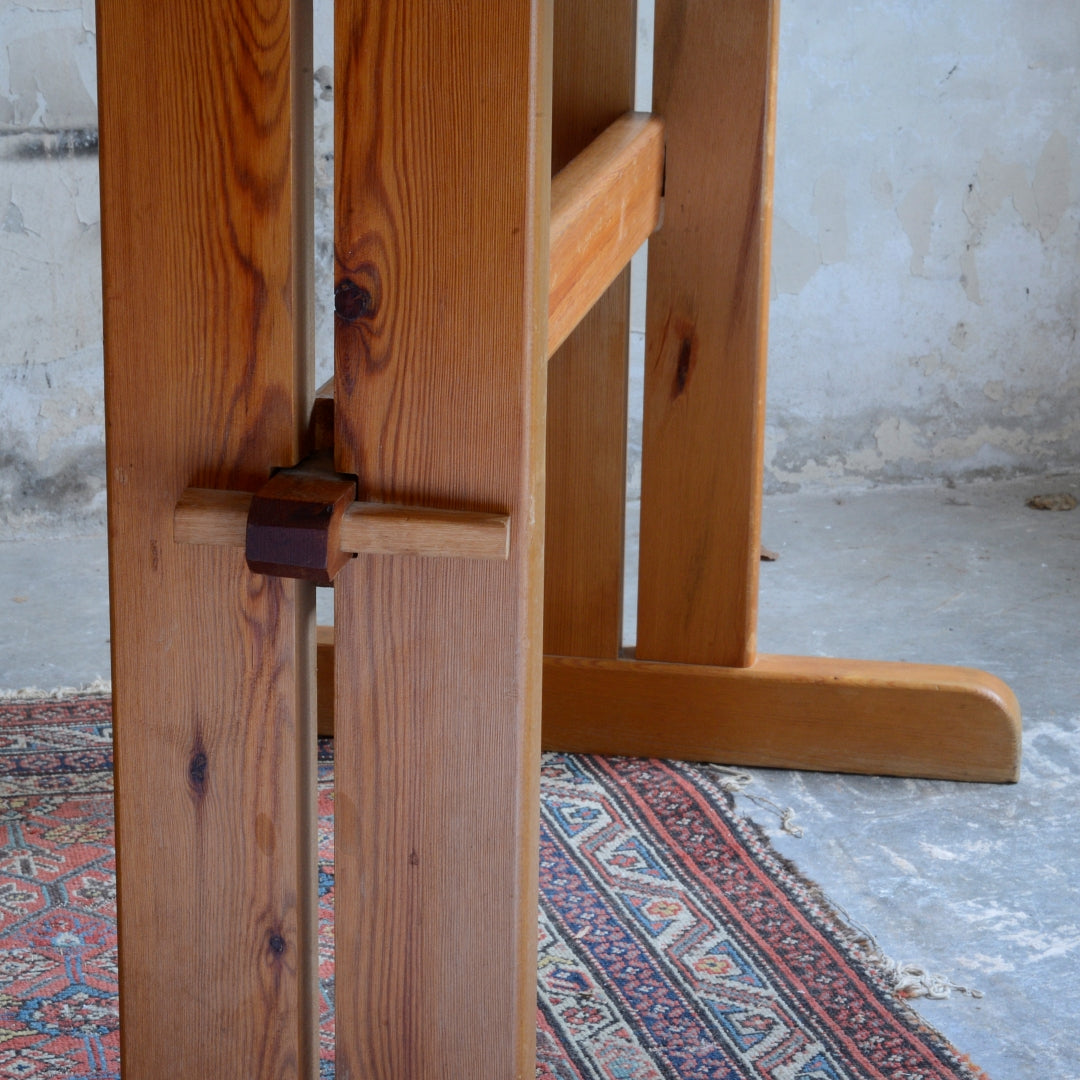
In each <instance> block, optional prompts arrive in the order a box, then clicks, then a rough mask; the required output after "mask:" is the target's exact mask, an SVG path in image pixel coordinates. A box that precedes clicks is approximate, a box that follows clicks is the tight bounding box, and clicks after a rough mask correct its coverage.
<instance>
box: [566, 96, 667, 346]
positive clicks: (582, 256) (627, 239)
mask: <svg viewBox="0 0 1080 1080" xmlns="http://www.w3.org/2000/svg"><path fill="white" fill-rule="evenodd" d="M663 186H664V125H663V122H662V121H660V120H659V119H658V118H656V117H654V116H649V115H648V114H647V113H627V114H626V115H625V116H621V117H620V118H619V119H618V120H616V121H615V123H613V124H612V125H611V126H610V127H609V128H608V129H607V130H606V131H605V132H604V133H603V134H602V135H600V136H599V138H597V139H595V140H594V141H593V142H592V143H590V144H589V146H587V147H586V148H585V149H584V150H583V151H582V152H581V153H580V154H578V156H577V157H576V158H574V159H573V161H571V162H570V164H569V165H567V166H566V168H565V169H562V170H561V171H560V172H559V173H558V174H557V175H556V176H555V177H554V178H553V179H552V181H551V255H550V273H549V284H548V355H549V356H550V355H551V354H552V353H554V352H555V350H556V349H557V348H558V347H559V346H560V345H561V344H562V343H563V342H564V341H565V340H566V338H567V337H568V336H569V334H570V332H571V330H573V329H574V327H575V326H577V324H578V323H579V322H580V321H581V319H582V317H583V316H584V315H585V313H586V312H587V311H588V310H589V309H590V308H591V307H592V306H593V304H595V303H596V301H597V300H599V299H600V297H601V296H602V295H603V294H604V292H605V291H606V290H607V287H608V286H609V285H610V284H611V283H612V282H613V281H614V280H615V278H616V277H617V276H618V275H619V273H620V272H621V271H622V269H623V267H625V266H626V264H627V263H629V261H630V258H631V256H632V255H633V254H634V252H635V251H637V249H638V248H639V247H641V245H642V244H643V243H645V241H646V240H647V239H648V238H649V236H650V235H651V234H652V233H653V232H654V231H655V230H656V228H657V226H658V225H659V224H660V208H661V193H662V191H663Z"/></svg>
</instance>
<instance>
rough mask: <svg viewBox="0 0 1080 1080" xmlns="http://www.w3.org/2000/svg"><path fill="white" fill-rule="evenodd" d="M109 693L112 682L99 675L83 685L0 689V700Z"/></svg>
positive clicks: (56, 699)
mask: <svg viewBox="0 0 1080 1080" xmlns="http://www.w3.org/2000/svg"><path fill="white" fill-rule="evenodd" d="M111 693H112V683H111V682H110V681H109V680H108V679H102V678H100V677H99V678H97V679H94V680H93V681H92V682H88V683H86V684H85V685H83V686H57V687H55V688H54V689H52V690H42V689H40V688H39V687H36V686H28V687H24V688H23V689H21V690H0V701H63V700H65V699H66V698H81V697H104V696H105V695H106V694H111Z"/></svg>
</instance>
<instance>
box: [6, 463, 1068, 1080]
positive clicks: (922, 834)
mask: <svg viewBox="0 0 1080 1080" xmlns="http://www.w3.org/2000/svg"><path fill="white" fill-rule="evenodd" d="M1061 490H1071V491H1072V492H1073V493H1075V494H1080V476H1076V475H1074V476H1058V477H1053V478H1040V479H1031V480H1025V481H1013V482H1008V483H995V484H984V485H973V486H964V487H957V488H952V489H949V488H944V487H927V488H904V489H882V490H876V491H870V492H865V493H860V494H855V493H844V494H838V495H835V496H830V495H778V496H772V497H770V498H768V499H766V509H765V521H764V529H763V537H762V538H763V541H764V543H765V544H766V545H767V546H768V547H770V548H773V549H774V550H776V551H778V552H779V554H780V559H779V561H777V562H775V563H766V564H763V565H762V568H761V570H762V572H761V578H762V583H761V584H762V587H761V610H760V635H759V636H760V646H761V649H762V651H766V652H776V653H802V654H817V655H825V656H829V655H831V656H848V657H863V658H868V659H882V660H922V661H931V662H936V663H957V664H965V665H970V666H976V667H984V668H986V669H988V670H990V671H992V672H994V673H995V674H997V675H1000V676H1001V677H1003V678H1004V679H1005V680H1006V681H1008V682H1009V683H1010V684H1011V685H1012V687H1013V688H1014V690H1015V691H1016V693H1017V695H1018V697H1019V699H1020V702H1021V705H1022V706H1023V709H1024V713H1025V734H1024V770H1023V776H1022V779H1021V782H1020V783H1019V784H1017V785H1015V786H1007V787H995V786H985V785H972V784H951V783H940V782H939V783H931V782H922V781H909V780H888V779H879V778H866V777H842V776H836V775H830V774H811V773H791V772H780V771H769V770H757V771H756V772H755V773H754V777H755V780H754V784H753V785H752V788H751V789H750V790H752V791H753V790H756V791H758V792H759V793H761V794H766V795H768V796H770V797H771V798H773V799H774V800H775V801H776V802H778V803H780V804H782V805H784V806H791V807H792V808H793V809H794V810H795V811H796V814H797V816H798V822H799V824H800V825H801V826H802V827H803V829H804V835H803V837H802V838H801V839H795V838H793V837H791V836H788V835H786V834H784V833H781V832H780V831H779V829H778V823H777V821H776V819H775V818H773V817H771V816H770V815H769V814H768V813H767V812H765V811H763V810H762V809H761V808H760V807H758V806H755V805H754V804H752V803H750V802H749V801H748V800H743V806H744V809H745V811H746V812H747V813H748V814H749V815H750V816H752V817H754V818H755V819H756V820H758V821H759V822H760V823H761V824H762V825H763V826H764V827H765V828H766V829H767V830H768V831H770V833H771V834H772V835H773V838H774V842H775V844H776V846H777V848H778V849H779V850H780V851H781V852H782V853H783V854H784V855H786V856H788V857H789V858H791V859H793V860H794V861H795V862H796V863H797V864H798V866H799V867H800V868H801V870H802V871H803V872H804V874H806V875H807V876H809V877H811V878H813V879H814V880H815V881H817V882H818V883H819V884H820V885H821V886H822V887H823V888H824V889H825V891H826V892H827V893H828V895H829V896H830V897H831V898H832V899H833V900H834V901H836V902H838V903H839V904H841V905H842V906H843V907H844V908H845V909H846V910H847V912H848V913H849V914H850V916H851V917H852V918H853V919H854V920H856V921H857V922H858V923H860V924H861V925H863V926H865V927H866V928H868V929H869V930H871V931H872V932H873V933H874V935H876V937H877V940H878V943H879V945H880V947H881V948H882V950H883V951H884V952H885V953H886V954H888V955H889V956H891V957H892V958H893V959H895V960H898V961H904V962H914V963H919V964H922V965H924V966H925V967H926V968H928V969H929V970H930V971H932V972H935V973H941V974H944V975H947V976H950V977H951V978H952V979H953V980H954V981H955V982H957V983H962V984H964V985H966V986H970V987H973V988H976V989H978V990H981V991H982V992H983V995H984V996H983V997H981V998H974V997H971V996H967V995H959V994H954V995H953V996H952V997H951V998H949V999H948V1000H943V1001H929V1000H926V999H922V1000H920V1001H919V1002H918V1003H917V1007H918V1009H919V1011H920V1012H921V1013H922V1015H923V1016H925V1017H926V1018H927V1019H928V1020H929V1021H931V1022H932V1023H933V1024H935V1025H936V1026H937V1027H938V1028H940V1029H941V1030H942V1031H943V1032H944V1033H945V1034H946V1035H947V1036H948V1037H949V1038H950V1039H952V1040H953V1042H954V1043H955V1044H956V1045H957V1046H958V1047H959V1048H960V1049H961V1050H962V1051H964V1052H966V1053H968V1054H969V1055H971V1057H972V1058H973V1059H974V1060H975V1061H976V1062H977V1063H978V1064H980V1065H981V1066H982V1067H983V1068H984V1069H986V1070H987V1072H988V1073H989V1075H990V1076H991V1077H993V1078H994V1080H1047V1078H1053V1080H1080V1019H1078V1012H1080V1009H1078V1003H1080V910H1078V901H1080V868H1078V860H1077V850H1078V842H1077V839H1076V835H1077V834H1076V828H1077V824H1078V823H1080V791H1078V787H1077V778H1078V777H1080V675H1078V667H1080V665H1078V660H1080V655H1078V654H1080V630H1078V627H1080V510H1077V511H1073V512H1071V513H1070V512H1066V513H1060V512H1039V511H1034V510H1029V509H1027V508H1026V507H1025V506H1024V501H1025V499H1026V498H1027V497H1028V496H1029V495H1033V494H1040V493H1045V492H1049V491H1061ZM634 551H635V545H634V543H633V542H631V546H630V556H631V560H632V559H633V556H634ZM328 599H329V596H328V595H327V596H325V597H324V599H323V603H324V604H325V603H326V601H327V600H328ZM632 601H633V597H632V595H630V596H628V605H627V606H628V623H631V622H632V619H631V618H630V616H631V615H632V608H633V603H632ZM108 674H109V657H108V617H107V571H106V559H105V541H104V537H103V535H102V533H101V532H100V531H97V532H95V533H93V534H92V535H87V536H71V535H68V536H64V537H61V538H54V537H52V536H50V535H42V536H34V537H30V538H25V539H20V540H17V541H5V542H0V687H9V688H22V687H27V686H38V687H46V688H52V687H55V686H62V685H69V686H70V685H80V684H84V683H86V682H88V681H90V680H92V679H94V678H96V677H98V676H103V677H106V678H107V677H108Z"/></svg>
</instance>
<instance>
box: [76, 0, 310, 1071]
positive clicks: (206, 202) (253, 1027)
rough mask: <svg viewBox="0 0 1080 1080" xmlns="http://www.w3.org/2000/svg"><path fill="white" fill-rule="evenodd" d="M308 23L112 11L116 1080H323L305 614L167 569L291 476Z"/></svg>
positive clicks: (226, 13) (301, 335) (216, 568)
mask: <svg viewBox="0 0 1080 1080" xmlns="http://www.w3.org/2000/svg"><path fill="white" fill-rule="evenodd" d="M309 20H310V6H309V5H308V6H307V10H305V5H303V4H297V5H296V6H295V7H294V6H293V5H292V4H290V3H288V2H286V0H262V2H260V3H258V4H256V3H255V2H254V0H216V2H214V3H207V4H161V3H158V2H157V0H102V2H101V3H99V4H98V8H97V29H98V45H99V65H98V71H99V80H100V81H99V101H100V146H101V193H102V246H103V262H104V275H103V277H104V299H105V365H106V371H105V376H106V419H107V456H108V481H109V545H110V577H111V591H112V670H113V701H114V733H115V753H116V820H117V848H118V861H119V874H118V877H119V880H118V904H119V927H120V1014H121V1042H122V1045H121V1055H122V1059H123V1068H124V1077H125V1080H161V1078H165V1077H176V1076H190V1077H242V1076H259V1077H274V1078H286V1077H306V1078H314V1077H315V1076H316V1075H317V1069H318V1061H317V1058H318V1045H317V1037H316V1021H317V1005H316V1002H317V998H316V983H315V976H316V963H317V949H316V938H315V914H316V911H315V883H316V868H315V861H314V840H315V831H314V821H315V817H314V810H315V802H314V778H315V774H314V763H315V754H314V726H313V720H314V702H313V689H314V687H313V679H312V676H313V664H314V640H313V634H314V604H313V597H314V590H313V588H311V587H310V586H307V585H304V584H300V583H297V582H285V581H277V580H272V579H267V578H260V577H256V576H254V575H252V574H250V573H249V572H248V570H247V568H246V566H245V565H244V556H243V552H242V551H241V550H231V549H228V548H222V547H191V546H183V545H176V544H174V543H173V541H172V519H173V510H174V507H175V505H176V502H177V499H178V498H179V496H180V494H181V492H182V491H183V490H184V488H185V487H187V486H189V485H192V484H198V485H204V486H216V487H222V488H234V489H237V490H241V491H253V490H255V489H256V488H258V487H259V486H260V485H261V484H262V482H263V481H264V480H265V479H266V478H267V476H268V475H269V473H270V469H271V466H274V465H288V464H291V463H292V462H293V461H296V460H297V457H298V454H299V451H300V443H301V435H302V432H303V429H304V427H305V425H306V422H307V416H308V411H309V408H310V394H311V389H310V377H309V375H308V374H307V370H308V369H307V366H306V363H305V361H306V359H307V358H308V352H307V350H308V345H309V342H310V333H309V330H310V326H309V321H308V312H309V305H310V280H309V279H310V270H309V268H310V266H311V254H310V251H311V249H310V245H309V242H308V238H307V236H306V234H305V231H304V229H303V223H304V222H306V221H307V220H308V219H309V218H310V207H311V202H310V193H309V191H308V190H307V189H308V173H309V171H310V165H309V154H310V130H309V129H310V124H311V82H310V78H311V76H310V70H311V63H310V27H309V25H308V22H309ZM300 208H304V209H305V210H306V213H300V212H299V209H300ZM294 357H295V358H296V360H297V362H296V363H294Z"/></svg>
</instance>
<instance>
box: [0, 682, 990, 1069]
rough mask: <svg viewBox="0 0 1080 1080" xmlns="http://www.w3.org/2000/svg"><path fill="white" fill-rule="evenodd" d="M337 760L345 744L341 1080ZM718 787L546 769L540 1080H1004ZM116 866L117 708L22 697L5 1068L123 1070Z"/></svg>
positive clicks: (3, 880)
mask: <svg viewBox="0 0 1080 1080" xmlns="http://www.w3.org/2000/svg"><path fill="white" fill-rule="evenodd" d="M332 770H333V763H332V747H331V744H330V743H325V744H323V745H322V746H321V747H320V781H321V782H320V872H319V891H320V904H321V917H322V925H323V927H324V929H325V931H326V932H325V934H324V935H323V941H322V947H323V955H322V957H321V960H322V963H321V968H320V975H321V982H322V991H323V998H324V1000H323V1061H322V1075H323V1076H325V1077H332V1076H333V1047H332V1041H333V1034H332V1033H333V957H332V945H331V941H330V938H331V934H330V926H331V920H332V907H333V886H334V877H333V844H332V840H331V832H332V819H331V814H330V809H331V799H330V797H329V795H330V787H331V784H332ZM718 779H719V775H718V774H717V773H716V772H715V771H714V770H711V769H710V768H708V767H693V766H686V765H680V764H673V763H669V762H658V761H639V760H628V759H602V758H589V757H575V756H569V755H547V756H546V757H545V759H544V766H543V780H542V831H541V845H540V882H541V897H540V911H539V950H540V954H539V985H538V995H537V1039H538V1050H539V1055H538V1057H539V1061H538V1065H537V1076H538V1077H542V1078H544V1080H593V1078H595V1080H601V1078H603V1080H662V1078H663V1080H675V1078H679V1080H691V1078H693V1080H727V1078H731V1080H735V1078H751V1077H753V1078H763V1080H764V1078H769V1080H871V1078H878V1077H880V1078H895V1080H901V1078H902V1080H943V1078H964V1080H976V1078H982V1080H985V1075H984V1074H983V1073H982V1072H980V1071H979V1070H978V1069H977V1068H976V1067H975V1066H973V1065H971V1063H970V1062H968V1061H967V1060H966V1059H965V1058H963V1057H962V1056H961V1055H959V1054H958V1053H957V1052H956V1051H955V1050H954V1049H953V1048H952V1047H950V1046H949V1045H948V1044H947V1043H946V1042H945V1041H944V1039H942V1038H941V1036H939V1035H938V1034H937V1033H935V1032H934V1031H933V1030H932V1029H930V1028H928V1027H927V1026H926V1025H925V1024H923V1023H922V1022H921V1021H920V1020H919V1019H918V1018H917V1017H916V1016H915V1014H914V1013H912V1012H911V1010H910V1009H909V1008H908V1006H907V1005H906V1004H905V1003H904V1001H903V1000H902V999H900V998H899V997H897V995H896V994H895V993H894V992H893V991H892V990H890V988H889V986H888V985H887V981H886V979H885V977H884V976H883V975H882V974H881V973H879V972H878V971H876V970H875V969H874V968H873V967H872V966H871V965H870V964H868V963H867V961H866V955H865V953H864V952H863V951H862V950H861V948H860V946H859V945H858V943H857V942H856V941H855V935H853V934H852V933H851V932H850V931H847V930H846V929H845V927H844V925H843V923H842V922H841V921H840V920H839V919H837V918H836V917H835V916H834V914H832V913H831V912H830V910H829V909H828V907H827V904H826V903H825V901H824V900H823V899H822V897H821V896H820V895H819V894H818V892H817V891H816V890H815V889H814V888H813V887H812V886H811V885H809V884H808V883H806V882H805V881H803V880H802V879H800V878H799V877H798V875H797V874H796V873H795V871H794V870H793V869H792V868H791V867H790V866H789V865H788V864H786V863H785V862H783V861H782V860H781V859H780V858H779V857H778V856H777V855H776V854H775V853H774V852H773V851H772V850H771V848H770V846H769V843H768V841H767V840H766V839H765V838H764V836H763V835H762V834H761V833H760V832H759V831H758V830H757V828H756V827H755V826H753V825H751V824H749V823H748V822H746V821H744V820H742V819H741V818H740V817H739V816H738V815H736V814H735V812H734V810H733V808H732V804H731V797H730V796H729V795H727V794H726V793H725V792H724V791H723V790H722V788H721V787H720V786H719V783H718ZM114 872H115V866H114V859H113V851H112V795H111V729H110V707H109V701H108V699H107V698H101V697H97V698H80V699H68V700H53V701H0V1077H3V1078H18V1080H59V1078H61V1077H63V1078H65V1080H90V1078H94V1080H104V1078H107V1077H119V1075H120V1072H119V1064H118V1058H119V1038H118V1032H117V1026H118V1024H117V1002H116V923H115V878H114ZM463 1080H464V1078H463Z"/></svg>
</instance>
